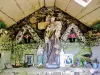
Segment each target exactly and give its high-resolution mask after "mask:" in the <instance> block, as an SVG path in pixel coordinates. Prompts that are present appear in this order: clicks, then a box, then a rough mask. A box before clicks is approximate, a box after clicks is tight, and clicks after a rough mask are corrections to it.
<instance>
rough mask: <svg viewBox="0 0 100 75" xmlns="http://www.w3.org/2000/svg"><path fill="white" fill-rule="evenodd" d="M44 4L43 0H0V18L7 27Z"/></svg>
mask: <svg viewBox="0 0 100 75" xmlns="http://www.w3.org/2000/svg"><path fill="white" fill-rule="evenodd" d="M43 6H44V0H9V1H8V0H0V20H2V21H4V22H5V23H6V24H7V27H9V26H11V25H12V24H14V23H16V22H17V21H19V20H21V19H22V18H24V17H26V16H28V15H29V14H31V13H33V12H34V11H36V10H38V9H40V8H41V7H43Z"/></svg>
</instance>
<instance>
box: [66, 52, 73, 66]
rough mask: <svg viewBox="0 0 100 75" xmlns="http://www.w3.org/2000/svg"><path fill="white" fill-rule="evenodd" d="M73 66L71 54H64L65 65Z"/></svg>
mask: <svg viewBox="0 0 100 75" xmlns="http://www.w3.org/2000/svg"><path fill="white" fill-rule="evenodd" d="M71 64H73V54H65V65H71Z"/></svg>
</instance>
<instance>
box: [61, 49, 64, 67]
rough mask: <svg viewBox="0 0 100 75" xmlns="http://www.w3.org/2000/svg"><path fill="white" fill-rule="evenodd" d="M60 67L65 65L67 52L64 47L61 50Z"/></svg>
mask: <svg viewBox="0 0 100 75" xmlns="http://www.w3.org/2000/svg"><path fill="white" fill-rule="evenodd" d="M60 67H65V53H64V51H63V49H61V52H60Z"/></svg>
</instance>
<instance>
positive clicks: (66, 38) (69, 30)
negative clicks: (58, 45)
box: [61, 23, 86, 42]
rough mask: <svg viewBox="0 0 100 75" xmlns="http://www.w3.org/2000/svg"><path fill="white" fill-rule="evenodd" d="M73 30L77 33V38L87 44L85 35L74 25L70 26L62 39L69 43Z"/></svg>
mask: <svg viewBox="0 0 100 75" xmlns="http://www.w3.org/2000/svg"><path fill="white" fill-rule="evenodd" d="M72 29H73V30H74V31H75V33H76V35H77V37H78V38H79V39H80V41H82V42H86V39H85V37H84V36H83V34H82V33H81V31H80V29H79V28H78V27H77V26H76V25H75V24H74V23H72V24H71V25H69V27H68V28H67V29H66V31H65V33H64V34H63V35H62V37H61V39H62V40H64V41H67V40H68V35H69V34H70V32H71V30H72Z"/></svg>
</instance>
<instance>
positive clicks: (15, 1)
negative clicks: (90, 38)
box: [0, 0, 100, 27]
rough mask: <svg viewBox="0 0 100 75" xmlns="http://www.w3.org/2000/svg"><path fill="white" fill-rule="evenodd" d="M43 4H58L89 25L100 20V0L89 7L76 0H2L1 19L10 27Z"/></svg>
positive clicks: (0, 7) (94, 0)
mask: <svg viewBox="0 0 100 75" xmlns="http://www.w3.org/2000/svg"><path fill="white" fill-rule="evenodd" d="M43 6H46V7H51V6H56V7H58V8H60V9H61V10H63V11H64V12H66V13H68V14H69V15H71V16H73V17H75V18H76V19H78V20H79V21H80V22H82V23H84V24H85V25H87V26H89V27H91V26H92V25H93V24H94V23H95V22H97V21H100V0H92V2H91V3H90V4H89V5H88V6H87V7H82V6H81V5H79V4H78V3H76V2H75V1H74V0H9V1H8V0H0V20H2V21H4V22H5V23H6V24H7V27H10V26H11V25H13V24H15V23H16V22H18V21H19V20H21V19H22V18H24V17H26V16H28V15H29V14H31V13H33V12H35V11H36V10H38V9H40V8H41V7H43Z"/></svg>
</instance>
